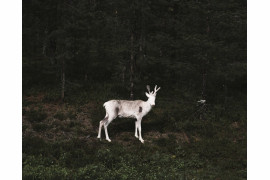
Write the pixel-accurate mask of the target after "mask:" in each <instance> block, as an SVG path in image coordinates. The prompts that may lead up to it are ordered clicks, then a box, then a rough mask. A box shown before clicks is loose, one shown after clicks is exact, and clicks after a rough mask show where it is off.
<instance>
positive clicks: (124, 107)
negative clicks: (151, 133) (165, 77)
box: [97, 85, 160, 143]
mask: <svg viewBox="0 0 270 180" xmlns="http://www.w3.org/2000/svg"><path fill="white" fill-rule="evenodd" d="M146 88H147V90H148V93H147V92H145V94H146V96H147V97H148V100H147V101H142V100H135V101H127V100H110V101H107V102H105V103H104V105H103V106H104V107H105V110H106V115H105V118H104V119H103V120H101V121H100V122H99V131H98V136H97V138H101V128H102V126H104V130H105V135H106V140H107V141H109V142H111V140H110V138H109V135H108V130H107V127H108V125H109V124H110V122H112V120H114V119H115V118H116V117H127V118H135V119H137V121H136V122H135V137H136V138H139V140H140V141H141V142H142V143H144V140H143V138H142V128H141V121H142V118H143V117H144V116H145V115H146V114H147V113H148V112H149V111H150V110H151V109H152V107H153V106H155V99H156V95H157V92H158V90H159V89H160V87H159V88H157V85H156V86H155V89H154V91H152V92H151V91H150V86H149V85H147V86H146ZM137 130H138V131H139V136H138V131H137Z"/></svg>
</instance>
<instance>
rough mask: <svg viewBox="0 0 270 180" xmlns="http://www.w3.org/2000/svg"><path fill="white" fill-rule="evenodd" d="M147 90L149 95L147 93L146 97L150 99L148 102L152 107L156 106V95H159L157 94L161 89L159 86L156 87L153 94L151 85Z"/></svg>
mask: <svg viewBox="0 0 270 180" xmlns="http://www.w3.org/2000/svg"><path fill="white" fill-rule="evenodd" d="M146 88H147V90H148V93H147V92H145V95H146V96H147V97H148V100H147V101H148V102H149V103H150V105H151V106H155V100H156V95H157V92H158V91H159V90H160V87H159V88H157V85H156V86H155V89H154V91H152V92H151V91H150V86H149V85H147V86H146Z"/></svg>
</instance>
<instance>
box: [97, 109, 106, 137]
mask: <svg viewBox="0 0 270 180" xmlns="http://www.w3.org/2000/svg"><path fill="white" fill-rule="evenodd" d="M107 121H108V114H107V113H106V116H105V118H104V119H103V120H101V121H100V122H99V129H98V136H97V138H101V129H102V126H104V124H105V123H106V122H107Z"/></svg>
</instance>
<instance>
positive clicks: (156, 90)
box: [155, 85, 160, 93]
mask: <svg viewBox="0 0 270 180" xmlns="http://www.w3.org/2000/svg"><path fill="white" fill-rule="evenodd" d="M158 90H160V87H159V88H158V89H157V85H155V93H157V92H158Z"/></svg>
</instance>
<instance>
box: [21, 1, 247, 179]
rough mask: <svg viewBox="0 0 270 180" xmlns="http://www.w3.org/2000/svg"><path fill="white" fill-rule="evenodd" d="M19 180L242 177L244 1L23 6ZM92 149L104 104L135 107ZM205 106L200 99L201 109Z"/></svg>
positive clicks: (244, 135) (38, 3) (244, 151)
mask: <svg viewBox="0 0 270 180" xmlns="http://www.w3.org/2000/svg"><path fill="white" fill-rule="evenodd" d="M22 23H23V24H22V25H23V26H22V38H23V41H22V43H23V44H22V48H23V49H22V50H23V51H22V56H23V57H22V68H23V74H22V76H23V79H22V90H23V92H22V93H23V94H22V98H23V103H22V118H23V119H22V135H23V137H22V142H23V147H22V150H23V152H22V164H23V165H22V166H23V167H22V168H23V179H80V180H81V179H115V180H119V179H183V180H186V179H246V178H247V177H246V176H247V172H246V171H247V157H246V156H247V148H246V146H247V133H246V131H247V2H246V1H245V0H226V1H214V0H155V1H154V0H127V1H124V0H115V1H108V0H103V1H101V0H80V1H75V0H59V1H55V0H47V1H42V0H27V1H26V0H25V1H23V3H22ZM147 85H150V87H151V89H153V88H154V86H155V85H158V86H160V87H161V89H160V91H159V92H158V94H157V97H156V105H155V107H154V108H153V109H152V110H151V111H150V112H149V113H148V114H147V115H146V116H145V117H144V118H143V120H142V134H143V137H144V140H145V142H144V144H142V143H141V142H140V141H138V139H136V138H135V137H134V119H130V118H117V119H115V120H114V121H113V122H112V123H111V124H110V126H109V127H108V129H109V134H110V138H111V140H112V142H107V141H106V140H105V136H104V131H102V139H101V140H99V139H97V133H98V126H99V121H100V120H102V119H103V118H104V115H105V110H104V108H103V104H104V102H106V101H108V100H112V99H122V100H138V99H140V100H144V101H146V100H147V97H146V96H145V92H147V89H146V86H147ZM202 100H205V101H202Z"/></svg>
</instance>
